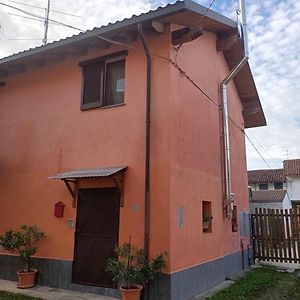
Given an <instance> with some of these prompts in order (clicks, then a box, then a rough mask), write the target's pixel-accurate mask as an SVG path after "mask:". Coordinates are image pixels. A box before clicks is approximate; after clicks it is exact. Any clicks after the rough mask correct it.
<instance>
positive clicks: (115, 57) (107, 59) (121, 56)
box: [79, 50, 128, 111]
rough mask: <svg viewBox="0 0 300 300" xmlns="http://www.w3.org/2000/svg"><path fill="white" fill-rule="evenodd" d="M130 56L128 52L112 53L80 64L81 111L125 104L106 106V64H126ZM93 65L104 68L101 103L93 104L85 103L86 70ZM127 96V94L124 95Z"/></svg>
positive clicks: (101, 82)
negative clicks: (120, 62)
mask: <svg viewBox="0 0 300 300" xmlns="http://www.w3.org/2000/svg"><path fill="white" fill-rule="evenodd" d="M127 55H128V51H127V50H123V51H120V52H116V53H112V54H109V55H105V56H101V57H96V58H93V59H89V60H86V61H82V62H80V63H79V67H80V68H81V99H80V110H82V111H83V110H88V109H92V108H106V107H112V106H119V105H123V104H124V102H125V99H124V102H123V103H118V104H109V105H106V104H105V102H106V100H105V94H106V92H105V83H106V64H108V63H112V62H117V61H124V63H125V62H126V56H127ZM92 65H99V66H102V70H101V75H100V95H99V96H100V97H99V101H95V102H91V103H84V102H83V101H84V68H85V67H88V66H92ZM124 95H125V94H124Z"/></svg>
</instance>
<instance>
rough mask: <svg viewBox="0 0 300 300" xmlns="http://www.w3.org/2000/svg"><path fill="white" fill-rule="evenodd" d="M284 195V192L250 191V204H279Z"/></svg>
mask: <svg viewBox="0 0 300 300" xmlns="http://www.w3.org/2000/svg"><path fill="white" fill-rule="evenodd" d="M286 193H287V191H286V190H267V191H252V197H251V198H250V202H263V203H273V202H278V203H280V202H282V201H283V199H284V197H285V195H286Z"/></svg>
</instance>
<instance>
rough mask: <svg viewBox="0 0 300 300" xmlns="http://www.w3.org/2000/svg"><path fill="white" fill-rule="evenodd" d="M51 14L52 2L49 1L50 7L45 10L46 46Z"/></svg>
mask: <svg viewBox="0 0 300 300" xmlns="http://www.w3.org/2000/svg"><path fill="white" fill-rule="evenodd" d="M49 13H50V0H48V6H47V8H45V23H44V26H45V31H44V38H43V43H44V45H46V44H47V36H48V27H49Z"/></svg>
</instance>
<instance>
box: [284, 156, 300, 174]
mask: <svg viewBox="0 0 300 300" xmlns="http://www.w3.org/2000/svg"><path fill="white" fill-rule="evenodd" d="M283 170H284V175H285V176H289V175H300V159H289V160H284V161H283Z"/></svg>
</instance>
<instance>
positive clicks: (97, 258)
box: [72, 188, 120, 287]
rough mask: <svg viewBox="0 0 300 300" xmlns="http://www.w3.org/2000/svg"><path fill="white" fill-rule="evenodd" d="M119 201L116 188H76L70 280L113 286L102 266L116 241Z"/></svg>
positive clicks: (104, 265)
mask: <svg viewBox="0 0 300 300" xmlns="http://www.w3.org/2000/svg"><path fill="white" fill-rule="evenodd" d="M119 202H120V199H119V195H118V191H117V189H116V188H93V189H79V190H78V203H77V218H76V230H75V246H74V260H73V271H72V282H73V283H78V284H86V285H94V286H103V287H113V283H112V278H111V276H110V275H109V274H108V273H107V272H106V271H105V268H106V263H107V260H108V258H109V257H111V256H113V252H114V247H115V246H116V245H117V244H118V236H119V210H120V203H119Z"/></svg>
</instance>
